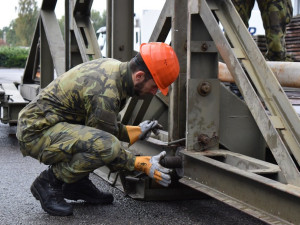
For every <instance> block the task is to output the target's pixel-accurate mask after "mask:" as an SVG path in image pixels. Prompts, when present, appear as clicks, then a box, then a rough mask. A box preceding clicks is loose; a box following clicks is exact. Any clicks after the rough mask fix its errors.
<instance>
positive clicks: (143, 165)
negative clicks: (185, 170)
mask: <svg viewBox="0 0 300 225" xmlns="http://www.w3.org/2000/svg"><path fill="white" fill-rule="evenodd" d="M165 156H166V152H165V151H163V152H161V153H159V154H158V155H156V156H152V157H151V156H137V157H136V159H135V162H134V169H135V170H137V171H141V172H144V173H145V174H147V175H148V176H149V177H151V178H153V179H154V180H155V181H156V182H157V183H159V184H161V185H162V186H165V187H168V186H169V184H170V183H171V176H170V175H169V173H171V171H172V170H171V169H168V168H165V167H163V166H161V165H160V164H159V161H160V160H161V159H163V158H164V157H165Z"/></svg>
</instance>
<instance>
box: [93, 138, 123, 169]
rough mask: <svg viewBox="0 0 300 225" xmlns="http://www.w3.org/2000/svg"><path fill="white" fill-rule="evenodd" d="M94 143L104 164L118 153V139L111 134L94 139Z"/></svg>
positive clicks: (119, 145)
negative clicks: (107, 136) (103, 137)
mask: <svg viewBox="0 0 300 225" xmlns="http://www.w3.org/2000/svg"><path fill="white" fill-rule="evenodd" d="M95 144H96V146H97V147H96V148H97V152H98V153H99V154H98V155H99V156H100V158H101V160H102V161H103V162H104V163H105V164H107V163H110V162H111V161H113V160H114V159H115V158H117V157H118V155H119V154H120V151H121V144H120V141H119V140H118V139H117V138H116V137H115V136H113V135H111V136H110V137H109V138H105V139H101V138H100V139H98V140H96V142H95Z"/></svg>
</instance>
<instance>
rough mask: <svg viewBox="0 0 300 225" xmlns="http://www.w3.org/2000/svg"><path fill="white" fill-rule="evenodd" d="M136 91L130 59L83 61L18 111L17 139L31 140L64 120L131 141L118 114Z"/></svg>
mask: <svg viewBox="0 0 300 225" xmlns="http://www.w3.org/2000/svg"><path fill="white" fill-rule="evenodd" d="M133 93H134V89H133V81H132V77H131V73H130V70H129V63H128V62H127V63H122V62H120V61H117V60H114V59H97V60H93V61H90V62H86V63H83V64H81V65H78V66H76V67H74V68H72V69H71V70H69V71H68V72H66V73H64V74H63V75H61V76H59V77H58V78H56V79H55V80H54V81H52V83H50V84H49V85H48V86H47V87H46V88H45V89H43V90H42V91H41V93H40V94H39V95H38V96H37V97H36V98H35V99H34V100H33V101H32V102H31V103H29V104H28V105H27V106H26V107H25V108H24V109H23V110H22V111H21V112H20V113H19V120H18V128H17V138H18V139H19V140H20V141H23V142H29V141H32V140H33V139H35V138H38V137H39V136H40V135H42V134H43V131H45V130H46V129H47V128H49V127H51V126H53V125H55V124H57V123H59V122H62V121H63V122H69V123H72V124H82V125H86V126H90V127H94V128H97V129H101V130H104V131H106V132H109V133H111V134H113V135H115V136H116V137H117V138H118V139H119V140H121V141H126V142H128V141H129V137H128V133H127V130H126V127H125V126H124V125H122V124H120V123H118V122H117V116H118V113H119V111H120V110H121V109H122V108H123V107H124V106H125V103H126V99H127V98H128V97H130V96H132V95H133Z"/></svg>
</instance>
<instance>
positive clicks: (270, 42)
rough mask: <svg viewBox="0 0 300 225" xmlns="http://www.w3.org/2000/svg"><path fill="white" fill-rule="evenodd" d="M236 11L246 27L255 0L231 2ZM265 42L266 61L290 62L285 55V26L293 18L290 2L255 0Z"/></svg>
mask: <svg viewBox="0 0 300 225" xmlns="http://www.w3.org/2000/svg"><path fill="white" fill-rule="evenodd" d="M232 2H233V4H234V6H235V8H236V10H237V11H238V13H239V15H240V17H241V18H242V20H243V22H244V23H245V25H246V26H247V27H249V24H248V21H249V19H250V16H251V11H252V9H253V7H254V3H255V0H232ZM257 4H258V7H259V10H260V13H261V17H262V21H263V25H264V28H265V34H266V40H267V53H266V59H267V60H270V61H291V58H290V56H289V55H287V53H286V44H285V35H286V25H287V24H288V23H289V22H290V21H291V18H292V16H293V7H292V3H291V1H290V0H257Z"/></svg>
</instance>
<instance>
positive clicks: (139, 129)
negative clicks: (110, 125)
mask: <svg viewBox="0 0 300 225" xmlns="http://www.w3.org/2000/svg"><path fill="white" fill-rule="evenodd" d="M126 129H127V132H128V136H129V139H130V144H133V143H134V142H136V141H138V140H144V139H147V138H149V136H150V134H151V131H153V132H154V133H155V134H156V135H157V134H158V130H159V129H162V126H161V125H160V124H159V123H158V122H157V120H152V121H150V120H145V121H144V122H142V123H140V124H139V125H138V126H126Z"/></svg>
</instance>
